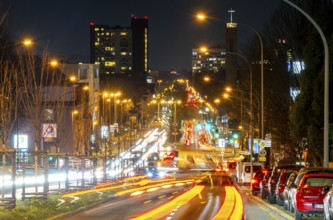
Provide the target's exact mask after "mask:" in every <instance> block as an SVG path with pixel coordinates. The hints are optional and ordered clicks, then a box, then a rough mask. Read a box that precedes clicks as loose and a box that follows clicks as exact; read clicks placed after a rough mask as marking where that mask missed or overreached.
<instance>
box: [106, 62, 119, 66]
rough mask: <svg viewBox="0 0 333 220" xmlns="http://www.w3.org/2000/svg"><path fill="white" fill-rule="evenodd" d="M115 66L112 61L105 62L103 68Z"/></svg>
mask: <svg viewBox="0 0 333 220" xmlns="http://www.w3.org/2000/svg"><path fill="white" fill-rule="evenodd" d="M115 65H116V62H114V61H106V62H105V66H115Z"/></svg>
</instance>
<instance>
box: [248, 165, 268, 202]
mask: <svg viewBox="0 0 333 220" xmlns="http://www.w3.org/2000/svg"><path fill="white" fill-rule="evenodd" d="M271 172H272V169H267V168H264V169H261V170H258V171H257V172H256V173H255V174H254V176H253V178H252V179H251V183H250V184H251V191H252V195H253V196H257V195H258V194H259V193H260V182H261V181H262V180H263V178H264V176H265V175H267V174H270V173H271Z"/></svg>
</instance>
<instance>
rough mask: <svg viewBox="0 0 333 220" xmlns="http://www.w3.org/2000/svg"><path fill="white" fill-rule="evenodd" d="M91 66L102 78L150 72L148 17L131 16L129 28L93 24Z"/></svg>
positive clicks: (91, 30) (91, 32) (91, 27)
mask: <svg viewBox="0 0 333 220" xmlns="http://www.w3.org/2000/svg"><path fill="white" fill-rule="evenodd" d="M90 63H92V64H99V65H100V72H101V75H104V74H106V75H108V74H125V73H128V72H135V73H136V72H139V73H143V72H147V71H148V18H147V17H144V18H138V17H136V16H132V17H131V26H130V27H121V26H109V25H98V24H95V23H93V22H91V23H90Z"/></svg>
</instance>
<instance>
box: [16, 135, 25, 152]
mask: <svg viewBox="0 0 333 220" xmlns="http://www.w3.org/2000/svg"><path fill="white" fill-rule="evenodd" d="M14 148H15V149H27V148H28V135H23V134H19V135H17V134H15V135H14Z"/></svg>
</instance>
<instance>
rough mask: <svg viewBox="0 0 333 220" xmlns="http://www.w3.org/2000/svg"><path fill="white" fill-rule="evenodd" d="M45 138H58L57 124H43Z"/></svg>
mask: <svg viewBox="0 0 333 220" xmlns="http://www.w3.org/2000/svg"><path fill="white" fill-rule="evenodd" d="M42 136H43V138H56V137H57V124H54V123H53V124H43V127H42Z"/></svg>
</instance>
